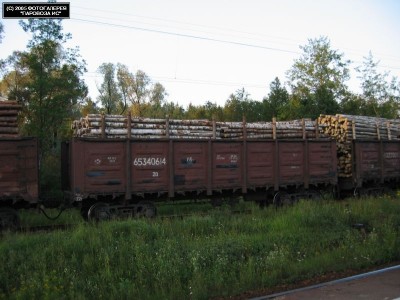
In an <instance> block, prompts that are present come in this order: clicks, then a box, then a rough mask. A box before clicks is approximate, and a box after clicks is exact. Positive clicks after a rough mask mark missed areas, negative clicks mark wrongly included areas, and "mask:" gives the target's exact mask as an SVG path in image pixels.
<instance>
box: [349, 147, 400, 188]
mask: <svg viewBox="0 0 400 300" xmlns="http://www.w3.org/2000/svg"><path fill="white" fill-rule="evenodd" d="M353 147H354V149H353V151H354V154H355V155H354V161H353V164H354V172H353V174H355V180H356V182H357V185H358V186H361V184H362V182H365V181H375V182H381V183H383V182H385V181H388V180H391V179H400V143H399V142H398V141H354V145H353Z"/></svg>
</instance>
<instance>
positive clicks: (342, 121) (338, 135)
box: [318, 114, 400, 177]
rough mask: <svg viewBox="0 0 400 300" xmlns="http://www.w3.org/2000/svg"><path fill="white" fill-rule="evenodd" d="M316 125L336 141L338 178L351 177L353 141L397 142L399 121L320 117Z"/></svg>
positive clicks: (374, 118)
mask: <svg viewBox="0 0 400 300" xmlns="http://www.w3.org/2000/svg"><path fill="white" fill-rule="evenodd" d="M318 123H319V124H320V125H321V126H322V127H323V128H324V132H325V134H327V135H329V136H331V137H332V138H334V139H335V140H336V146H337V155H338V172H339V177H352V141H353V140H378V141H379V140H399V137H400V120H397V119H385V118H376V117H365V116H352V115H341V114H337V115H335V116H332V115H321V116H320V117H319V118H318Z"/></svg>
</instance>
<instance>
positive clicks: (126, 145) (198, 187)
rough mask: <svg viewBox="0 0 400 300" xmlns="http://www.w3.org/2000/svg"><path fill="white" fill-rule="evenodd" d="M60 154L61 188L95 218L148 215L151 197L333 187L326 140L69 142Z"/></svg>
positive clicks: (256, 196) (258, 195)
mask: <svg viewBox="0 0 400 300" xmlns="http://www.w3.org/2000/svg"><path fill="white" fill-rule="evenodd" d="M63 153H64V154H63V161H64V162H65V166H64V173H65V174H64V176H67V178H69V180H68V181H66V182H65V188H66V189H68V190H69V191H70V192H71V198H72V199H73V201H75V202H77V203H81V204H82V206H83V207H84V209H83V211H84V214H85V215H86V214H88V216H89V218H91V217H93V218H96V219H97V218H102V217H109V215H110V214H112V213H113V212H115V211H125V212H128V213H130V214H136V213H144V214H148V215H152V214H154V213H155V211H154V209H155V208H154V206H152V205H151V204H150V202H149V201H154V200H166V199H178V198H181V197H190V198H193V197H207V198H212V197H225V196H230V195H243V196H244V197H245V198H246V199H249V200H257V201H260V202H262V201H264V202H265V201H267V200H268V199H270V200H271V201H272V199H274V200H275V201H282V199H286V198H285V197H286V196H285V197H282V196H283V195H286V194H290V195H291V197H293V193H291V191H292V190H296V193H297V196H295V197H304V196H306V197H309V196H310V195H311V194H310V191H313V190H314V189H316V188H320V187H323V188H324V187H327V186H335V185H336V183H337V160H336V144H335V142H334V141H332V140H327V139H313V140H307V139H304V140H301V139H299V140H246V139H243V140H218V139H209V140H178V139H168V138H165V139H157V140H151V139H90V138H74V139H72V140H71V141H70V142H69V143H68V144H66V145H65V148H64V151H63ZM299 191H301V192H299ZM274 195H275V197H274ZM100 202H102V203H101V204H99V203H100ZM110 204H111V205H114V206H110ZM130 208H133V210H132V211H131V210H130Z"/></svg>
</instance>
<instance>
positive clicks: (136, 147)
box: [131, 141, 170, 193]
mask: <svg viewBox="0 0 400 300" xmlns="http://www.w3.org/2000/svg"><path fill="white" fill-rule="evenodd" d="M131 147H132V153H131V155H132V162H131V165H132V173H131V174H132V182H131V184H132V191H133V192H137V193H140V192H143V193H146V192H147V193H150V192H152V193H158V192H160V193H161V192H167V191H168V186H169V173H168V167H169V165H170V158H169V157H168V148H169V143H168V141H164V142H159V141H157V142H152V141H149V142H131Z"/></svg>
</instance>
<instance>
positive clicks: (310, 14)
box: [0, 0, 400, 107]
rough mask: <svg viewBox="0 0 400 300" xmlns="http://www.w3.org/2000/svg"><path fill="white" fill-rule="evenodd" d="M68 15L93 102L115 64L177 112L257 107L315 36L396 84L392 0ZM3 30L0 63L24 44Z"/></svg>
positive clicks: (87, 7)
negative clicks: (241, 93)
mask: <svg viewBox="0 0 400 300" xmlns="http://www.w3.org/2000/svg"><path fill="white" fill-rule="evenodd" d="M7 2H12V1H7ZM18 2H21V1H18ZM31 2H32V1H31ZM33 2H38V1H33ZM70 7H71V14H70V15H71V18H70V19H66V20H64V21H63V26H64V32H70V33H71V34H72V40H71V41H70V42H69V46H79V48H80V53H81V55H82V57H83V58H84V59H85V60H86V62H87V68H88V73H87V74H86V75H85V81H86V84H87V85H88V86H89V95H90V96H91V97H92V98H93V99H96V97H97V95H98V92H97V88H96V84H97V85H99V84H100V83H101V76H99V74H97V73H96V71H97V68H98V67H99V65H101V64H102V63H104V62H111V63H118V62H120V63H123V64H125V65H127V66H128V68H129V70H130V71H131V72H136V71H137V70H138V69H141V70H143V71H144V72H146V73H147V74H148V75H149V76H150V77H151V79H152V80H153V82H156V81H158V82H161V83H162V84H163V85H164V87H165V88H166V90H167V92H168V94H169V95H168V100H169V101H173V102H178V103H180V104H182V105H183V106H184V107H186V106H187V105H188V104H189V103H190V102H191V103H193V104H196V105H197V104H204V103H205V102H206V101H211V102H214V103H217V104H221V105H223V104H224V102H225V100H226V99H227V98H228V97H229V95H230V94H231V93H234V92H235V91H236V90H237V89H240V88H242V87H244V88H245V89H246V91H247V92H248V93H250V96H251V98H252V99H255V100H262V98H263V97H264V96H266V95H267V94H268V92H269V85H270V83H271V81H273V80H274V78H275V77H279V78H280V80H281V81H282V82H285V81H286V75H285V73H286V71H287V70H288V69H290V68H291V66H292V65H293V62H294V60H295V59H296V58H299V57H300V55H301V50H300V48H299V46H300V45H305V44H307V43H308V39H310V38H318V37H320V36H327V37H328V38H329V39H330V41H331V48H332V49H335V50H339V51H340V52H343V53H344V55H345V58H346V59H350V60H352V61H353V62H354V63H353V65H352V68H354V67H355V66H356V65H359V64H360V63H361V62H362V61H363V57H365V56H367V55H368V53H369V51H371V52H372V54H373V56H374V58H375V59H377V60H380V66H381V68H380V71H381V72H384V71H390V73H391V75H392V76H397V77H399V78H400V1H398V0H318V1H316V0H298V1H295V0H247V1H244V0H202V1H194V0H186V1H185V0H169V1H161V0H132V1H122V0H112V1H110V0H108V1H104V0H96V1H95V0H71V1H70ZM2 22H3V24H4V26H5V33H4V36H5V37H4V39H3V42H2V44H0V58H6V57H7V56H8V55H10V54H11V53H12V51H14V50H24V49H25V48H26V45H27V41H28V40H29V38H30V35H29V34H26V33H24V32H23V30H22V28H21V27H20V26H19V25H18V20H12V19H3V20H2ZM352 77H353V81H352V82H351V83H350V85H351V88H352V90H353V91H356V89H357V85H358V83H357V80H356V74H355V73H354V72H353V73H352Z"/></svg>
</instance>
